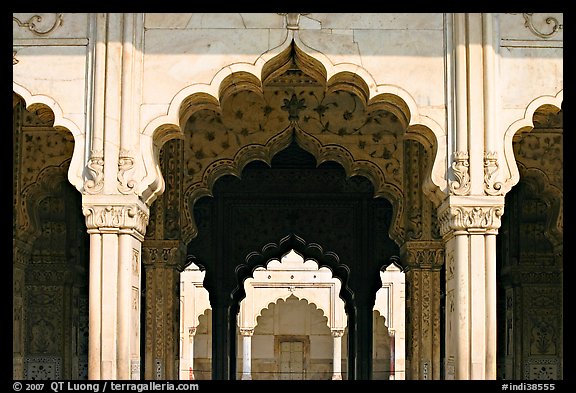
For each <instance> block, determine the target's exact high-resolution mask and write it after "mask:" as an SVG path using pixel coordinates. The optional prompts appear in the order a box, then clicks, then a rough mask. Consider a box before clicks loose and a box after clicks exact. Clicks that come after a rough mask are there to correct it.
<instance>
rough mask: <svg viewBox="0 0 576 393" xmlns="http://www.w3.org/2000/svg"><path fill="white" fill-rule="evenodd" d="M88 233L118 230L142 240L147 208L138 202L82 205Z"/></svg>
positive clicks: (146, 220)
mask: <svg viewBox="0 0 576 393" xmlns="http://www.w3.org/2000/svg"><path fill="white" fill-rule="evenodd" d="M82 213H83V214H84V216H85V217H86V227H87V229H88V233H94V232H98V231H100V232H104V231H105V232H110V231H112V232H118V233H130V234H132V235H135V236H136V237H137V238H138V239H139V240H140V241H143V240H144V235H145V233H146V224H147V223H148V217H149V211H148V208H147V207H145V206H142V205H139V204H125V205H121V204H103V205H83V206H82Z"/></svg>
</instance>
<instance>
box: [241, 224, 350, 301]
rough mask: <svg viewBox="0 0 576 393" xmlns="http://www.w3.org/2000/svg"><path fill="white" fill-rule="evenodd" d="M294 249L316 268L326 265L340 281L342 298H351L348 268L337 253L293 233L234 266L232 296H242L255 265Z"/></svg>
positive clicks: (279, 256)
mask: <svg viewBox="0 0 576 393" xmlns="http://www.w3.org/2000/svg"><path fill="white" fill-rule="evenodd" d="M291 250H294V252H296V253H297V254H298V255H299V256H301V257H302V258H303V259H305V260H310V259H311V260H313V261H315V262H316V263H317V264H318V268H321V267H327V268H328V269H330V271H331V272H332V277H335V278H338V279H339V280H340V281H341V286H340V292H341V293H343V294H344V296H342V299H343V300H344V301H345V302H347V301H349V300H351V299H352V290H351V289H350V288H349V287H348V275H349V274H350V268H349V267H348V266H346V265H345V264H342V263H340V258H339V257H338V255H337V254H336V253H334V252H332V251H324V249H323V248H322V246H320V245H319V244H318V243H307V242H306V241H305V240H304V239H303V238H301V237H300V236H298V235H295V234H289V235H287V236H284V237H283V238H282V239H280V241H279V242H278V243H268V244H265V245H264V246H263V247H262V249H261V250H260V251H252V252H251V253H249V254H248V255H247V256H246V258H245V262H244V263H241V264H239V265H238V266H236V277H237V281H238V285H237V286H236V288H235V289H234V290H233V291H232V298H233V299H235V300H236V301H240V299H241V298H243V297H244V296H243V295H244V280H246V279H247V278H249V277H253V274H252V273H253V272H254V270H255V269H256V268H257V267H264V268H265V267H266V266H267V265H268V263H269V262H270V261H272V260H274V259H280V258H281V257H282V256H284V255H286V254H288V253H289V252H290V251H291Z"/></svg>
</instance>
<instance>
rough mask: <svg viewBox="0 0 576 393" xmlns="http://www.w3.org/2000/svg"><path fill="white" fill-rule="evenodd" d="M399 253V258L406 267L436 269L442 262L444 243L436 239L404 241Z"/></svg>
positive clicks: (439, 267) (440, 266)
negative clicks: (400, 255) (400, 254)
mask: <svg viewBox="0 0 576 393" xmlns="http://www.w3.org/2000/svg"><path fill="white" fill-rule="evenodd" d="M401 253H402V258H401V259H402V261H403V262H404V264H405V266H407V267H408V268H426V269H433V270H438V269H441V268H442V265H443V264H444V245H443V244H442V242H441V241H438V240H436V241H434V240H430V241H425V240H420V241H409V242H406V243H404V245H403V246H402V247H401Z"/></svg>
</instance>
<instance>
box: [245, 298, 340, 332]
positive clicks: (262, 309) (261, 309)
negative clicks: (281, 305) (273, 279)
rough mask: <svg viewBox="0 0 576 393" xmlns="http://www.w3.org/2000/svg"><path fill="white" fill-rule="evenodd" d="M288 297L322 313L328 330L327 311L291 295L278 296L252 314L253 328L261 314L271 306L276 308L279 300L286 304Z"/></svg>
mask: <svg viewBox="0 0 576 393" xmlns="http://www.w3.org/2000/svg"><path fill="white" fill-rule="evenodd" d="M289 297H295V298H296V299H298V302H305V303H306V304H307V305H309V306H313V307H314V308H315V309H316V310H318V311H320V312H322V316H323V317H324V318H326V326H327V327H328V328H330V318H329V317H328V314H329V311H328V310H324V309H323V308H322V307H321V306H319V305H318V304H316V303H314V302H313V301H310V300H309V299H307V298H305V297H299V296H297V295H294V294H292V293H289V294H283V295H279V296H277V297H275V298H274V299H272V300H271V301H270V302H268V305H267V306H266V307H262V308H259V309H258V311H257V312H256V313H255V314H254V325H253V327H256V326H257V325H258V318H260V317H261V316H262V313H263V312H264V311H265V310H267V311H270V307H271V306H276V305H277V304H278V301H280V300H283V301H285V302H286V301H287V300H288V298H289Z"/></svg>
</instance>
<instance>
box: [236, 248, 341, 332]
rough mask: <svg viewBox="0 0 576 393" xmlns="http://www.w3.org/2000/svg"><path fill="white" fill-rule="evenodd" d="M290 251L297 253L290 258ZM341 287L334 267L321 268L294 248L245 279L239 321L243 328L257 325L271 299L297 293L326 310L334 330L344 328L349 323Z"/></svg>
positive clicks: (329, 322)
mask: <svg viewBox="0 0 576 393" xmlns="http://www.w3.org/2000/svg"><path fill="white" fill-rule="evenodd" d="M290 254H293V255H292V256H291V257H289V256H290ZM294 256H297V257H296V258H295V257H294ZM288 272H291V273H288ZM304 272H306V273H304ZM288 274H290V278H288ZM311 280H312V281H311ZM341 287H342V281H341V279H339V278H338V277H334V275H333V272H332V270H331V269H330V268H328V267H326V266H322V267H321V266H319V264H318V262H317V261H316V260H314V259H310V258H305V257H304V256H303V255H301V254H299V253H298V252H296V251H295V250H293V249H292V250H290V252H289V253H286V254H284V255H283V256H282V257H280V258H277V259H272V260H271V261H269V263H267V265H266V267H265V268H264V267H259V268H258V267H256V268H254V269H252V277H247V278H244V280H243V288H244V290H245V292H246V296H245V297H244V299H242V302H241V306H240V316H239V323H241V328H245V327H252V326H255V325H256V320H257V316H258V315H260V314H259V312H260V310H261V309H263V308H265V307H266V304H267V302H269V301H271V300H272V301H277V300H278V299H284V300H286V299H287V298H288V297H290V296H295V297H296V298H299V299H306V300H307V301H308V302H309V303H311V304H312V303H313V304H315V305H316V307H317V308H319V309H321V310H323V312H324V315H325V316H326V317H327V318H328V326H329V327H330V328H331V329H334V328H343V327H344V326H345V325H346V323H345V318H344V302H343V300H342V299H341V298H340V296H339V294H340V289H341Z"/></svg>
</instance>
